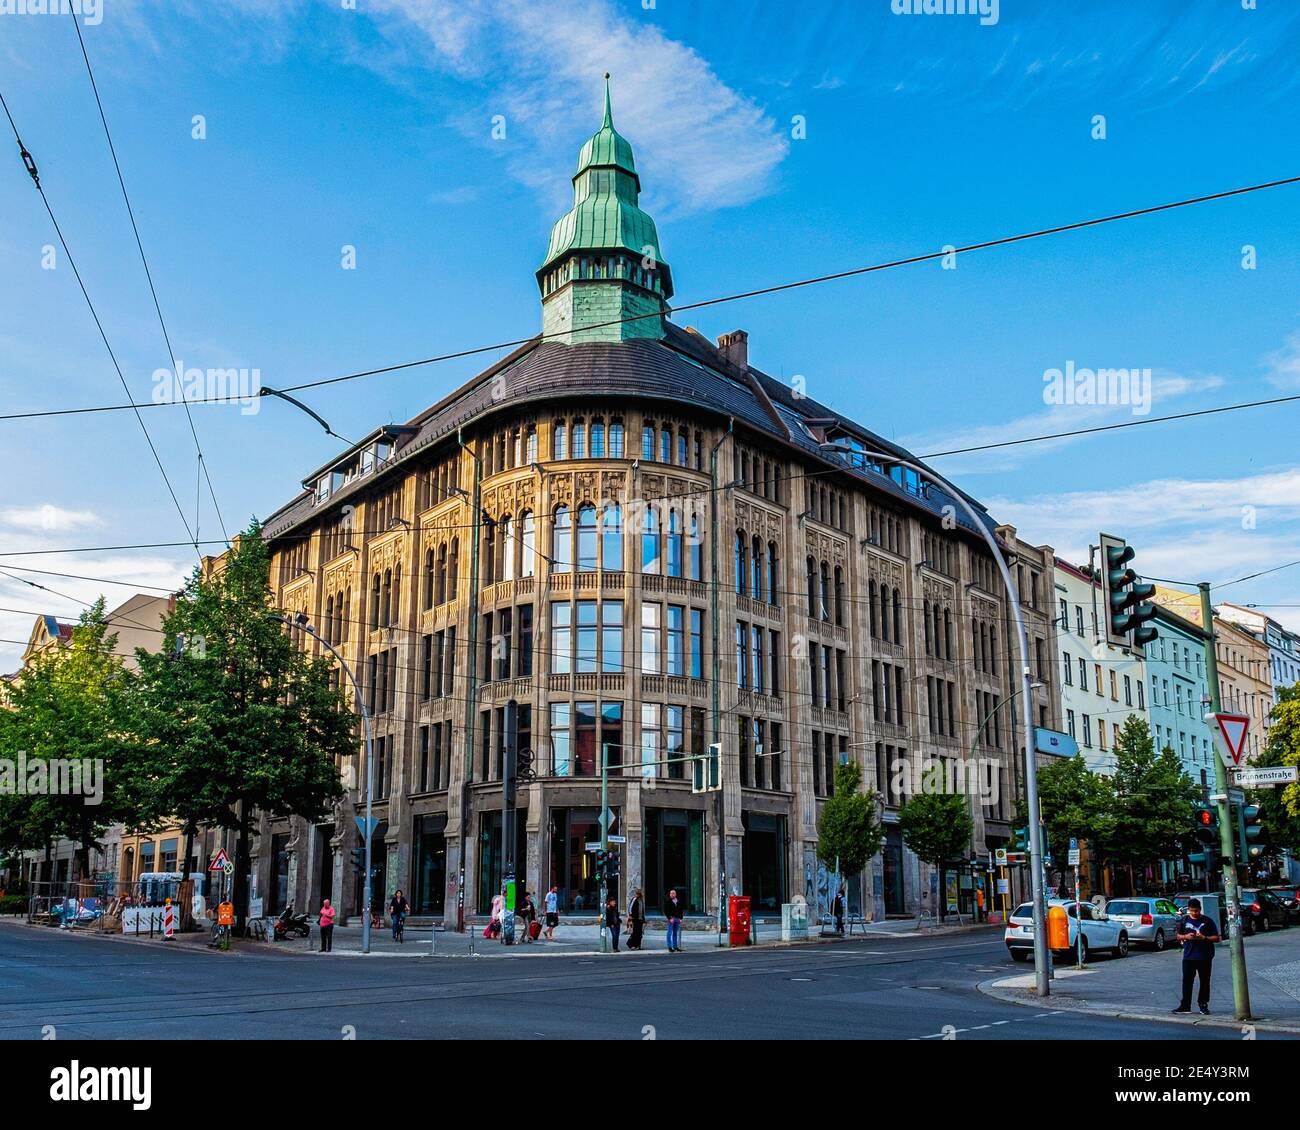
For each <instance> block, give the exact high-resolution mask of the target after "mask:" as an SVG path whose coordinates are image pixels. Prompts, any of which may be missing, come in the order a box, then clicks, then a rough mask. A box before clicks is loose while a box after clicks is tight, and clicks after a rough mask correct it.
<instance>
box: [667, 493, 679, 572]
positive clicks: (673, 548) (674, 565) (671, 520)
mask: <svg viewBox="0 0 1300 1130" xmlns="http://www.w3.org/2000/svg"><path fill="white" fill-rule="evenodd" d="M681 575H682V516H681V514H679V513H678V512H677V511H676V510H675V509H674V510H669V511H668V576H670V577H680V576H681Z"/></svg>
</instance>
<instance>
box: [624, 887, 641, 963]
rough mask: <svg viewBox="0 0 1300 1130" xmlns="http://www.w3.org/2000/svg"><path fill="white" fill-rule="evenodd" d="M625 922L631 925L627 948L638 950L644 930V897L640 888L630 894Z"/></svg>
mask: <svg viewBox="0 0 1300 1130" xmlns="http://www.w3.org/2000/svg"><path fill="white" fill-rule="evenodd" d="M627 920H628V921H629V922H630V923H632V933H631V934H629V935H628V939H627V948H628V949H630V950H639V949H640V948H641V934H642V932H643V931H644V930H645V897H644V896H643V895H642V894H641V888H640V887H637V889H636V890H635V891H633V892H632V901H631V902H630V903H628V904H627Z"/></svg>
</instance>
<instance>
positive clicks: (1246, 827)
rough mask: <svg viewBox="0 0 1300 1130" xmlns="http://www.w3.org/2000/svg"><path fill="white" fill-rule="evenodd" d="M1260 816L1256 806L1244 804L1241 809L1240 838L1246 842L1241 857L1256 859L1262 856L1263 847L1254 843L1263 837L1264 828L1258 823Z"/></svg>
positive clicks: (1258, 808)
mask: <svg viewBox="0 0 1300 1130" xmlns="http://www.w3.org/2000/svg"><path fill="white" fill-rule="evenodd" d="M1261 815H1262V813H1261V811H1260V807H1259V805H1257V804H1246V805H1242V807H1241V836H1242V839H1243V840H1245V841H1246V843H1245V850H1244V851H1243V852H1242V855H1243V857H1244V856H1249V857H1250V858H1251V859H1258V858H1259V857H1260V856H1261V855H1263V854H1264V845H1263V844H1262V843H1257V842H1256V841H1258V840H1261V839H1263V836H1264V827H1263V825H1262V824H1261V823H1260V816H1261Z"/></svg>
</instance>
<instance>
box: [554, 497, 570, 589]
mask: <svg viewBox="0 0 1300 1130" xmlns="http://www.w3.org/2000/svg"><path fill="white" fill-rule="evenodd" d="M551 562H552V566H551V567H552V568H553V569H554V570H555V571H556V572H557V573H567V572H569V571H570V570H571V569H572V568H573V522H572V519H571V518H570V517H569V508H568V507H567V506H557V507H556V508H555V518H554V521H553V522H552V523H551Z"/></svg>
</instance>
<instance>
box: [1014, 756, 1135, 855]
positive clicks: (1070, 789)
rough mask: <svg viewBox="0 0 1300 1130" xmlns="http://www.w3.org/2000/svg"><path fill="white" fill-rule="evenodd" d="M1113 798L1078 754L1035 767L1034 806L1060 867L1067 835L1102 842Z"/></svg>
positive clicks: (1067, 846)
mask: <svg viewBox="0 0 1300 1130" xmlns="http://www.w3.org/2000/svg"><path fill="white" fill-rule="evenodd" d="M1113 799H1114V797H1113V793H1112V787H1111V782H1110V780H1109V779H1108V778H1106V777H1103V776H1102V775H1101V774H1099V773H1094V772H1092V771H1091V770H1090V769H1089V768H1088V765H1087V762H1085V761H1084V759H1083V755H1082V754H1075V755H1074V756H1073V757H1065V758H1059V759H1056V760H1053V761H1051V762H1050V763H1049V764H1047V765H1044V766H1042V767H1041V768H1040V769H1039V770H1038V810H1039V815H1040V817H1041V819H1042V822H1043V824H1044V826H1045V827H1046V829H1047V850H1048V852H1049V853H1050V854H1051V856H1052V859H1053V861H1054V862H1056V863H1058V864H1059V865H1060V866H1061V867H1062V868H1064V866H1065V863H1066V860H1067V859H1068V858H1069V854H1068V853H1069V849H1070V837H1071V836H1076V837H1078V838H1080V839H1085V840H1088V841H1089V842H1090V843H1093V844H1101V843H1104V842H1106V840H1107V839H1108V838H1109V836H1110V834H1111V831H1112V829H1113V828H1114V824H1115V818H1114V812H1113ZM1022 822H1023V820H1022Z"/></svg>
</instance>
